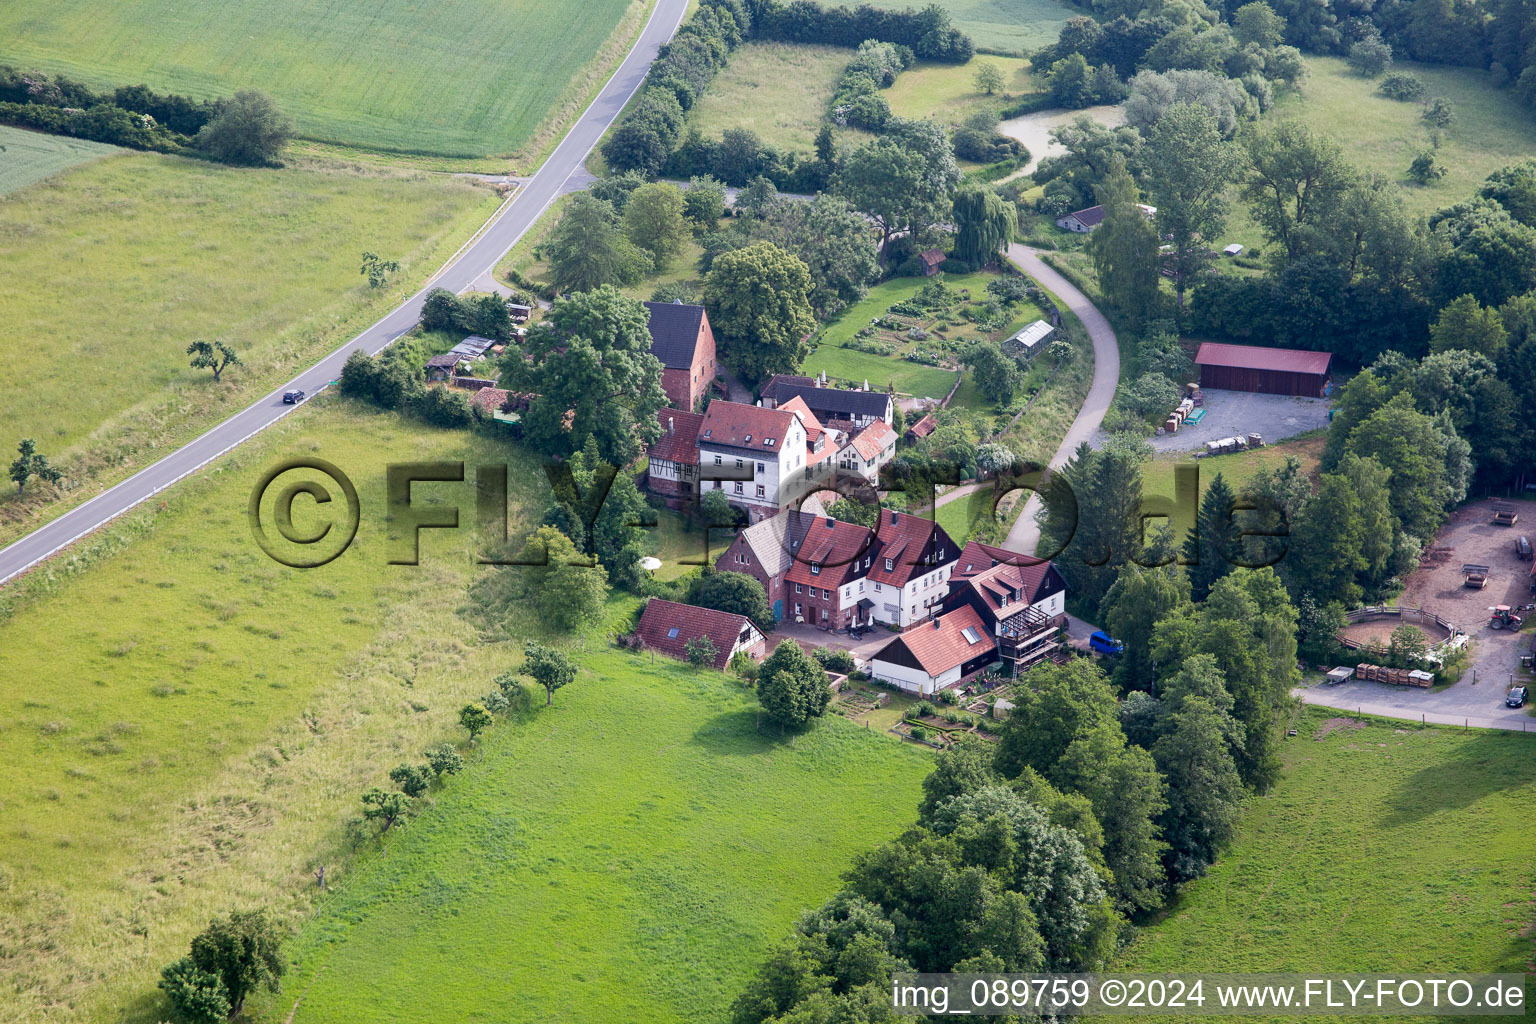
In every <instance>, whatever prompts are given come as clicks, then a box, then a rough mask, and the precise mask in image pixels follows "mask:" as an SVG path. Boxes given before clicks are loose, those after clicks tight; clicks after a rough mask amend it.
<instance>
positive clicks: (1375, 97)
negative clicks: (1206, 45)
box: [1248, 56, 1536, 244]
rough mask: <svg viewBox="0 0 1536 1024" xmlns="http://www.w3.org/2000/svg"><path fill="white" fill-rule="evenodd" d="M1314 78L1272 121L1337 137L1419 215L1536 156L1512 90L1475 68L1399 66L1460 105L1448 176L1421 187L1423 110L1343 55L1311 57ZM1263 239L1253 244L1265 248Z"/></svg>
mask: <svg viewBox="0 0 1536 1024" xmlns="http://www.w3.org/2000/svg"><path fill="white" fill-rule="evenodd" d="M1307 65H1308V67H1309V68H1310V69H1311V72H1312V73H1311V76H1310V77H1309V78H1308V79H1307V80H1306V81H1305V82H1303V83H1302V86H1301V90H1300V93H1299V94H1297V93H1295V92H1291V93H1287V94H1286V95H1284V96H1283V97H1282V98H1281V99H1280V101H1279V102H1278V103H1277V104H1276V109H1275V110H1274V111H1273V112H1272V113H1270V114H1267V115H1266V118H1270V119H1275V118H1282V119H1283V118H1290V117H1296V118H1300V119H1301V120H1303V121H1305V122H1307V123H1308V124H1310V125H1312V126H1313V127H1314V128H1316V129H1318V130H1320V131H1325V132H1328V133H1330V134H1332V135H1334V136H1335V137H1336V138H1337V140H1338V141H1339V143H1340V144H1342V145H1343V147H1344V155H1345V156H1346V157H1347V158H1348V159H1349V160H1350V161H1351V162H1352V163H1354V164H1355V165H1356V166H1358V167H1362V168H1365V169H1367V170H1372V171H1378V172H1380V173H1381V174H1383V175H1385V176H1386V177H1388V178H1390V179H1391V180H1393V181H1396V182H1398V183H1399V184H1401V185H1402V189H1403V198H1404V201H1405V203H1406V204H1407V207H1408V209H1409V210H1410V211H1411V212H1414V213H1430V212H1432V211H1434V210H1436V209H1439V208H1440V207H1443V206H1450V205H1452V204H1454V203H1457V202H1460V201H1461V200H1463V199H1465V198H1466V197H1467V196H1469V195H1471V194H1472V193H1473V192H1475V191H1476V190H1477V188H1478V186H1480V185H1481V184H1482V183H1483V179H1484V178H1486V177H1487V176H1488V175H1489V174H1490V173H1492V172H1493V171H1496V170H1498V169H1499V168H1500V167H1503V166H1505V165H1506V164H1511V163H1515V162H1516V161H1519V160H1524V159H1526V158H1528V157H1530V156H1531V155H1532V154H1536V124H1532V122H1531V118H1530V111H1528V110H1526V109H1525V108H1523V107H1522V106H1521V105H1520V102H1519V100H1517V99H1516V98H1515V96H1514V93H1512V92H1511V91H1509V90H1499V89H1495V88H1494V87H1493V86H1492V84H1491V83H1490V81H1489V76H1488V73H1487V72H1485V71H1478V70H1474V69H1471V68H1453V67H1445V66H1440V65H1434V64H1411V63H1397V64H1394V65H1393V67H1394V69H1395V70H1399V71H1411V72H1412V73H1413V74H1415V75H1417V76H1419V77H1420V78H1422V79H1423V80H1424V83H1425V84H1426V85H1427V86H1428V90H1427V91H1426V93H1425V99H1426V100H1428V99H1430V98H1432V97H1435V96H1444V97H1446V98H1448V99H1449V100H1451V102H1452V103H1454V104H1455V107H1456V119H1455V121H1454V122H1453V123H1452V124H1451V126H1450V128H1448V129H1446V131H1445V139H1444V142H1443V143H1442V145H1441V147H1440V150H1439V153H1438V154H1437V155H1438V157H1439V160H1440V163H1441V164H1442V165H1443V166H1444V167H1445V169H1446V172H1447V173H1446V176H1445V177H1444V178H1441V179H1440V180H1439V181H1437V182H1435V183H1434V184H1433V185H1429V186H1423V185H1418V184H1415V183H1413V182H1412V181H1411V179H1409V177H1408V165H1409V164H1410V163H1412V162H1413V158H1414V157H1415V156H1417V155H1418V154H1419V153H1420V152H1422V151H1424V150H1427V149H1429V132H1428V131H1427V126H1426V125H1425V123H1424V121H1423V119H1422V118H1421V117H1420V116H1419V115H1420V112H1421V111H1422V110H1423V106H1422V104H1419V103H1403V102H1400V101H1398V100H1389V99H1387V98H1386V97H1385V96H1382V95H1381V94H1380V93H1379V92H1378V91H1377V84H1378V81H1379V80H1377V79H1367V78H1362V77H1360V76H1359V75H1357V74H1355V73H1353V72H1352V71H1350V70H1349V67H1348V65H1346V64H1345V63H1344V61H1343V60H1342V59H1341V58H1338V57H1313V56H1309V57H1308V58H1307ZM1260 240H1261V239H1259V238H1258V237H1257V236H1255V237H1253V238H1252V239H1251V241H1250V242H1249V243H1248V244H1254V243H1257V242H1259V241H1260Z"/></svg>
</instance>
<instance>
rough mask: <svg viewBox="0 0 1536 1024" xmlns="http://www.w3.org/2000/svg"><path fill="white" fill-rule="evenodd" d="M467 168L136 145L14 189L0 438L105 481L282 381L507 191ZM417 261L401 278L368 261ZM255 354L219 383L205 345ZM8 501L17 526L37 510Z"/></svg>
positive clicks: (5, 532) (4, 247)
mask: <svg viewBox="0 0 1536 1024" xmlns="http://www.w3.org/2000/svg"><path fill="white" fill-rule="evenodd" d="M496 203H497V199H496V197H495V195H494V194H493V193H492V192H491V191H490V190H489V189H487V188H484V187H481V186H479V185H476V184H473V183H471V182H469V181H466V180H465V179H459V178H452V177H448V176H446V175H426V174H423V173H419V172H401V171H396V170H389V169H374V170H367V169H363V168H360V167H357V166H355V165H353V166H348V165H337V164H323V163H317V162H309V161H305V162H302V163H299V164H296V165H291V166H289V167H287V168H285V169H282V170H250V169H243V170H242V169H234V168H228V167H222V166H219V165H215V164H208V163H204V162H202V161H196V160H186V159H181V158H177V157H167V156H159V155H154V154H145V153H135V154H131V155H125V156H120V157H114V158H112V159H109V160H102V161H99V162H97V163H94V164H89V165H85V166H82V167H76V168H75V169H73V170H70V171H67V172H64V173H62V174H59V175H56V176H55V177H53V178H51V179H49V180H47V181H44V182H39V183H37V184H34V185H32V186H31V187H29V188H27V189H25V190H23V191H21V192H18V193H13V194H12V195H11V196H9V197H7V198H5V199H0V264H3V265H4V266H5V268H6V273H5V274H4V275H3V276H0V308H3V309H5V310H6V316H5V317H4V318H0V356H3V357H4V359H5V361H6V363H7V364H8V366H9V372H8V373H7V375H6V382H5V385H4V389H3V391H0V396H3V397H0V445H3V446H4V448H5V449H6V450H9V449H10V448H11V447H12V446H14V444H15V443H16V441H17V440H18V439H20V438H21V437H26V436H32V437H35V438H36V439H37V442H38V447H39V449H40V450H41V451H43V452H44V453H45V454H46V455H48V456H49V458H50V459H52V460H53V461H54V462H55V463H56V464H60V463H61V464H63V465H65V466H66V467H67V468H69V470H70V476H71V477H72V478H73V479H75V480H76V481H80V482H82V483H83V484H84V486H87V487H89V488H90V489H91V490H95V482H96V479H97V478H100V479H108V478H112V477H116V476H120V475H122V474H123V473H125V472H127V471H128V470H130V469H133V468H135V467H136V466H142V465H144V464H145V463H146V462H147V461H149V460H150V459H152V458H153V457H156V456H158V455H159V454H162V453H163V452H164V451H165V450H167V449H169V448H171V447H174V446H175V445H176V444H180V443H183V442H185V441H186V440H187V439H188V438H189V437H190V436H191V435H192V434H193V433H194V432H196V431H198V430H201V429H203V428H206V427H207V426H208V425H209V424H210V423H212V422H215V421H216V420H217V419H219V418H221V417H223V416H224V415H227V414H228V413H229V412H230V411H231V410H234V409H237V408H240V407H242V406H243V405H244V404H245V403H247V402H249V401H251V400H252V399H254V398H255V397H256V396H257V395H259V394H261V393H263V392H264V391H265V390H266V389H268V388H270V387H273V386H275V385H277V384H280V383H282V381H284V380H286V379H287V377H288V375H289V374H291V373H292V372H293V370H294V369H295V368H296V367H297V366H299V365H301V364H302V363H307V362H308V361H310V360H312V359H314V358H317V357H318V356H320V355H322V354H323V353H325V352H328V351H330V350H331V349H332V348H333V347H335V346H336V345H339V344H340V343H341V342H343V341H345V340H346V339H347V338H348V337H350V336H351V335H352V334H354V333H356V332H357V331H359V330H361V329H362V328H364V327H366V326H367V325H368V324H370V323H372V322H373V321H374V320H375V319H377V318H378V317H379V316H380V315H382V314H383V313H384V312H385V311H386V310H387V309H388V308H389V307H390V306H393V305H394V304H395V303H396V302H398V301H399V300H400V299H401V298H402V297H403V296H404V295H405V294H407V293H408V292H409V291H411V290H414V289H415V288H417V287H419V285H420V283H421V282H422V281H423V280H425V279H426V278H427V276H428V275H429V274H430V273H432V272H434V271H435V270H436V269H437V268H438V267H439V266H440V265H441V264H442V262H443V261H444V260H445V259H446V258H447V257H448V256H449V255H451V254H452V252H453V250H454V249H455V248H456V247H457V246H458V245H459V243H460V242H461V241H462V240H463V239H464V238H467V237H468V236H469V235H470V234H471V233H472V232H473V231H474V229H475V228H476V227H477V226H478V225H479V224H480V223H481V222H482V221H483V220H484V218H485V217H486V216H488V215H489V213H490V212H491V211H492V210H493V209H494V208H495V206H496ZM364 249H372V250H376V251H378V252H380V253H381V254H383V255H384V256H386V257H390V258H395V259H398V260H399V261H400V262H401V264H402V267H401V270H400V271H399V272H398V273H396V274H394V275H392V277H391V280H390V283H389V284H388V285H386V286H385V287H383V288H379V289H370V288H369V287H368V286H367V282H366V281H365V280H364V279H363V278H362V277H361V276H360V275H359V274H358V260H359V254H360V253H361V252H362V251H363V250H364ZM198 338H205V339H218V340H223V341H225V342H227V343H229V344H230V345H232V346H234V347H235V348H236V349H237V350H238V351H239V352H240V354H241V359H242V360H243V362H244V364H245V365H244V367H243V368H238V369H231V370H230V371H228V372H227V373H226V375H225V378H224V382H223V383H221V384H214V382H213V379H212V375H211V374H210V373H208V372H207V371H206V370H193V369H192V368H191V367H189V366H188V365H187V356H186V354H185V350H186V347H187V344H188V343H189V342H190V341H192V340H194V339H198ZM23 514H25V515H30V514H31V512H30V510H24V509H22V507H21V506H20V505H19V504H18V503H16V502H15V501H14V500H12V497H11V492H10V491H7V492H6V500H5V501H4V502H0V520H4V525H3V526H0V539H3V538H4V537H6V536H10V535H11V534H13V533H14V532H15V529H16V527H17V518H18V516H20V515H23Z"/></svg>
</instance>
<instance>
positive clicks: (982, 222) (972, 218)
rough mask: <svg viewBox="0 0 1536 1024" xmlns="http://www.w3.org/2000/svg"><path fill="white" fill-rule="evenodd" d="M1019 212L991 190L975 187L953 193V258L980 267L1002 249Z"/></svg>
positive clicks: (1011, 231) (1011, 234)
mask: <svg viewBox="0 0 1536 1024" xmlns="http://www.w3.org/2000/svg"><path fill="white" fill-rule="evenodd" d="M1017 218H1018V213H1017V211H1016V210H1015V209H1014V206H1013V204H1012V203H1010V202H1008V201H1007V200H1005V199H1004V198H1003V197H1002V196H1000V195H998V194H997V193H996V192H993V191H992V190H991V189H983V188H976V187H974V186H971V187H967V188H962V189H961V190H960V191H959V192H957V193H955V252H954V257H955V259H957V260H960V261H961V262H963V263H969V264H971V265H972V266H978V267H979V266H981V265H982V264H984V263H986V262H988V261H989V260H991V259H992V258H993V257H994V256H996V255H997V254H998V253H1000V252H1002V251H1003V247H1004V246H1006V245H1007V244H1008V242H1009V240H1010V239H1011V238H1012V237H1013V225H1014V223H1015V221H1016V220H1017Z"/></svg>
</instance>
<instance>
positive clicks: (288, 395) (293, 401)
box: [283, 388, 304, 405]
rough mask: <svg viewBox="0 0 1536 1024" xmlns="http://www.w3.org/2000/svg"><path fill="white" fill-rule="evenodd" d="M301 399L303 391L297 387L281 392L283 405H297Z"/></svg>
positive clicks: (302, 398)
mask: <svg viewBox="0 0 1536 1024" xmlns="http://www.w3.org/2000/svg"><path fill="white" fill-rule="evenodd" d="M302 401H304V392H302V391H300V390H299V389H298V388H294V389H293V390H292V391H284V392H283V404H284V405H298V404H299V403H300V402H302Z"/></svg>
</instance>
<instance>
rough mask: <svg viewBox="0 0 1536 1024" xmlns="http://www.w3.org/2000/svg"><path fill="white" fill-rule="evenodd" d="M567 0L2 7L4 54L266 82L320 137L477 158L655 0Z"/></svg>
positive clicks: (193, 78) (91, 0)
mask: <svg viewBox="0 0 1536 1024" xmlns="http://www.w3.org/2000/svg"><path fill="white" fill-rule="evenodd" d="M555 6H557V7H558V10H552V9H551V4H549V3H547V2H541V0H496V2H494V3H490V4H443V3H432V4H420V3H416V2H414V0H380V2H378V3H372V4H362V5H357V4H350V5H347V4H343V5H337V4H334V3H327V2H325V0H274V2H272V3H264V4H240V5H234V6H231V5H229V4H225V3H219V2H217V0H189V2H185V3H178V2H174V0H122V2H119V3H112V4H103V3H101V2H100V0H56V2H53V3H50V4H47V5H44V6H43V7H38V6H37V5H28V4H22V5H7V6H6V7H4V8H0V40H3V42H0V62H3V63H9V64H15V65H18V66H21V67H26V68H37V69H39V70H43V71H50V72H59V73H64V74H68V75H70V76H72V77H75V78H79V79H81V80H83V81H85V82H87V83H89V84H91V85H93V86H95V87H97V88H111V87H113V86H117V85H125V84H132V83H135V82H144V83H146V84H148V85H149V86H151V87H153V88H155V89H159V90H162V91H169V92H179V93H185V94H188V95H191V96H194V97H199V98H202V97H214V96H224V95H228V94H229V93H232V92H234V91H235V90H236V89H241V88H257V89H261V90H262V91H264V92H267V93H269V94H270V95H271V96H272V97H273V98H274V99H275V100H276V101H277V102H278V104H279V106H281V107H282V108H283V109H284V110H286V111H287V112H288V113H289V114H291V115H293V117H294V118H295V120H296V121H297V123H298V129H299V133H300V135H302V136H304V137H306V138H312V139H317V140H320V141H324V142H339V143H347V144H352V145H358V146H363V147H365V148H370V149H378V150H385V151H396V152H406V153H424V154H429V155H438V156H461V157H475V156H484V155H486V154H503V153H510V152H512V151H513V150H515V149H517V148H518V147H519V146H521V145H522V144H523V143H525V142H527V141H528V140H529V139H530V138H531V137H532V136H533V135H534V134H535V133H536V131H537V130H538V128H539V125H540V122H541V121H543V120H544V118H545V117H546V115H547V114H549V113H550V111H551V110H552V109H554V108H556V107H558V106H561V105H562V104H563V101H564V100H565V99H567V98H568V97H567V96H566V93H567V91H568V89H571V88H577V90H578V91H580V92H582V93H583V94H584V93H585V92H586V91H588V90H589V89H590V85H591V83H590V82H588V81H587V76H585V75H584V74H583V68H584V66H585V65H587V64H588V62H590V61H591V60H592V58H593V56H594V55H595V54H597V53H598V52H599V51H601V50H603V49H604V44H605V42H606V41H607V40H608V38H609V36H610V35H611V34H612V33H613V32H614V30H615V28H616V27H618V26H619V24H620V22H621V21H622V20H625V17H626V13H627V12H628V11H629V9H630V8H631V7H632V6H638V7H644V4H643V3H641V2H640V0H583V2H581V3H569V2H566V3H560V4H558V5H555ZM631 20H633V19H631ZM637 24H638V23H637ZM127 40H131V41H132V45H125V41H127ZM256 40H260V45H256V44H255V41H256Z"/></svg>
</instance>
